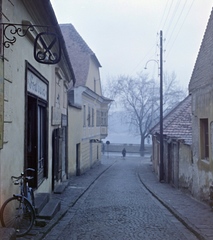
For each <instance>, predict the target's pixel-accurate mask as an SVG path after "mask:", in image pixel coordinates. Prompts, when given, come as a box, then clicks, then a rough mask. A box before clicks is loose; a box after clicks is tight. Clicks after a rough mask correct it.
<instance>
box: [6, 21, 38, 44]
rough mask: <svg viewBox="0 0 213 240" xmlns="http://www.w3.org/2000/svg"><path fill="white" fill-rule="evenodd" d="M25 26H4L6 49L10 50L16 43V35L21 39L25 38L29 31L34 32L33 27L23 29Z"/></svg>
mask: <svg viewBox="0 0 213 240" xmlns="http://www.w3.org/2000/svg"><path fill="white" fill-rule="evenodd" d="M23 26H25V25H14V24H7V25H5V26H4V30H3V36H4V37H5V39H6V40H4V41H3V45H4V47H6V48H9V47H10V46H11V45H13V44H14V43H15V42H16V37H15V36H14V35H18V36H19V37H24V36H26V34H27V33H28V31H34V26H33V25H28V26H26V29H24V30H23V29H22V27H23Z"/></svg>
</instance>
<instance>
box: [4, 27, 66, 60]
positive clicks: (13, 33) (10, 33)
mask: <svg viewBox="0 0 213 240" xmlns="http://www.w3.org/2000/svg"><path fill="white" fill-rule="evenodd" d="M1 25H2V26H3V47H4V48H10V47H11V45H14V43H15V42H16V40H17V37H25V36H26V35H27V34H28V33H31V35H32V32H33V33H34V36H35V37H34V51H33V52H34V58H35V60H36V61H37V62H39V63H42V64H56V63H58V62H59V61H60V60H61V40H60V36H59V35H58V34H56V33H55V31H54V32H50V29H51V28H52V29H53V28H55V27H54V26H42V25H32V24H14V23H1ZM36 29H41V32H40V33H37V30H36ZM44 29H46V31H44Z"/></svg>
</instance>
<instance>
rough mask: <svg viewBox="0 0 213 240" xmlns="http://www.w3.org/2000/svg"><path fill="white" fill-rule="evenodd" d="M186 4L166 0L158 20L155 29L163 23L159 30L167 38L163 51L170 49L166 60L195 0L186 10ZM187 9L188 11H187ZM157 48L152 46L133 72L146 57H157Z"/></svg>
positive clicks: (193, 0)
mask: <svg viewBox="0 0 213 240" xmlns="http://www.w3.org/2000/svg"><path fill="white" fill-rule="evenodd" d="M187 2H188V0H185V1H184V3H182V2H181V0H176V2H175V0H172V1H171V0H167V2H166V5H165V7H164V10H163V13H162V17H161V20H160V23H159V26H158V28H157V29H158V31H159V28H160V25H161V23H163V24H162V27H161V29H162V30H163V32H164V36H167V37H166V39H167V41H166V44H165V48H164V49H166V48H167V47H168V46H169V47H170V48H169V51H167V52H166V54H165V58H167V57H168V55H169V53H170V52H171V50H172V48H173V45H174V43H175V41H176V40H177V38H178V36H179V33H180V31H181V29H182V27H183V25H184V23H185V21H186V19H187V17H188V15H189V12H190V10H191V8H192V6H193V4H194V2H195V0H192V2H191V5H190V7H189V8H187ZM174 4H175V5H174ZM173 6H174V7H173ZM181 6H182V8H181ZM187 9H188V11H187ZM186 11H187V13H186V15H185V17H184V12H186ZM183 17H184V19H183ZM182 19H183V21H182V24H181V26H180V28H179V29H178V31H177V34H176V35H175V38H173V36H174V33H175V31H176V29H177V27H178V26H179V24H180V23H181V20H182ZM175 20H176V21H175ZM165 29H166V30H165ZM173 39H174V40H173ZM172 40H173V42H172V44H171V45H170V42H171V41H172ZM157 42H159V39H158V40H157ZM157 47H158V44H157V43H155V44H153V45H152V47H151V48H150V49H149V50H148V51H147V52H146V54H145V55H144V57H143V58H142V59H141V60H140V61H139V63H138V64H137V65H136V67H135V68H134V69H133V71H134V70H135V69H137V68H138V66H141V64H142V63H143V62H144V61H145V59H146V58H147V57H148V56H151V57H153V56H154V58H156V56H157ZM154 48H155V51H154V53H153V54H151V53H152V52H153V49H154ZM154 68H155V67H153V74H154V71H155V70H154ZM153 74H152V75H153Z"/></svg>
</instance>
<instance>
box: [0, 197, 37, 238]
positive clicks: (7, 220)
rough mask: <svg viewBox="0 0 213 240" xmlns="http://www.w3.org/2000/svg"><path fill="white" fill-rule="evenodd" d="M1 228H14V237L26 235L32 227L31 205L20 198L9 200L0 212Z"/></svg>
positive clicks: (33, 216)
mask: <svg viewBox="0 0 213 240" xmlns="http://www.w3.org/2000/svg"><path fill="white" fill-rule="evenodd" d="M0 220H1V224H2V226H3V227H7V228H15V230H16V236H18V237H21V236H24V235H25V234H27V233H28V232H29V231H30V229H31V228H32V226H33V223H34V220H35V214H34V210H33V207H32V205H31V204H30V203H29V202H28V201H27V200H26V199H25V198H22V197H12V198H9V199H8V200H7V201H6V202H5V203H4V204H3V205H2V208H1V211H0Z"/></svg>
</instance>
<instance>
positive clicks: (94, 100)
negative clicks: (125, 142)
mask: <svg viewBox="0 0 213 240" xmlns="http://www.w3.org/2000/svg"><path fill="white" fill-rule="evenodd" d="M60 27H61V30H62V34H63V36H64V39H65V42H66V46H67V51H68V54H69V56H70V60H71V63H72V66H73V71H74V74H75V78H76V83H75V87H74V88H70V89H69V95H68V96H69V108H68V113H69V123H68V124H69V127H68V128H69V131H68V132H69V133H68V135H69V140H68V165H69V167H68V168H69V174H70V175H73V174H76V175H79V174H81V173H83V172H85V171H86V170H88V169H89V168H90V167H92V166H93V165H94V164H95V163H97V162H98V161H100V159H101V148H102V139H104V138H105V137H106V136H107V134H108V105H109V103H110V102H111V100H110V99H107V98H105V97H104V96H103V95H102V89H101V77H100V72H99V68H100V67H101V65H100V63H99V61H98V59H97V57H96V55H95V54H94V53H93V51H92V50H91V49H90V48H89V46H88V45H87V44H86V42H85V41H84V40H83V39H82V37H81V36H80V35H79V33H78V32H77V31H76V29H75V28H74V27H73V25H71V24H62V25H60ZM70 116H73V117H72V118H71V117H70Z"/></svg>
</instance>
